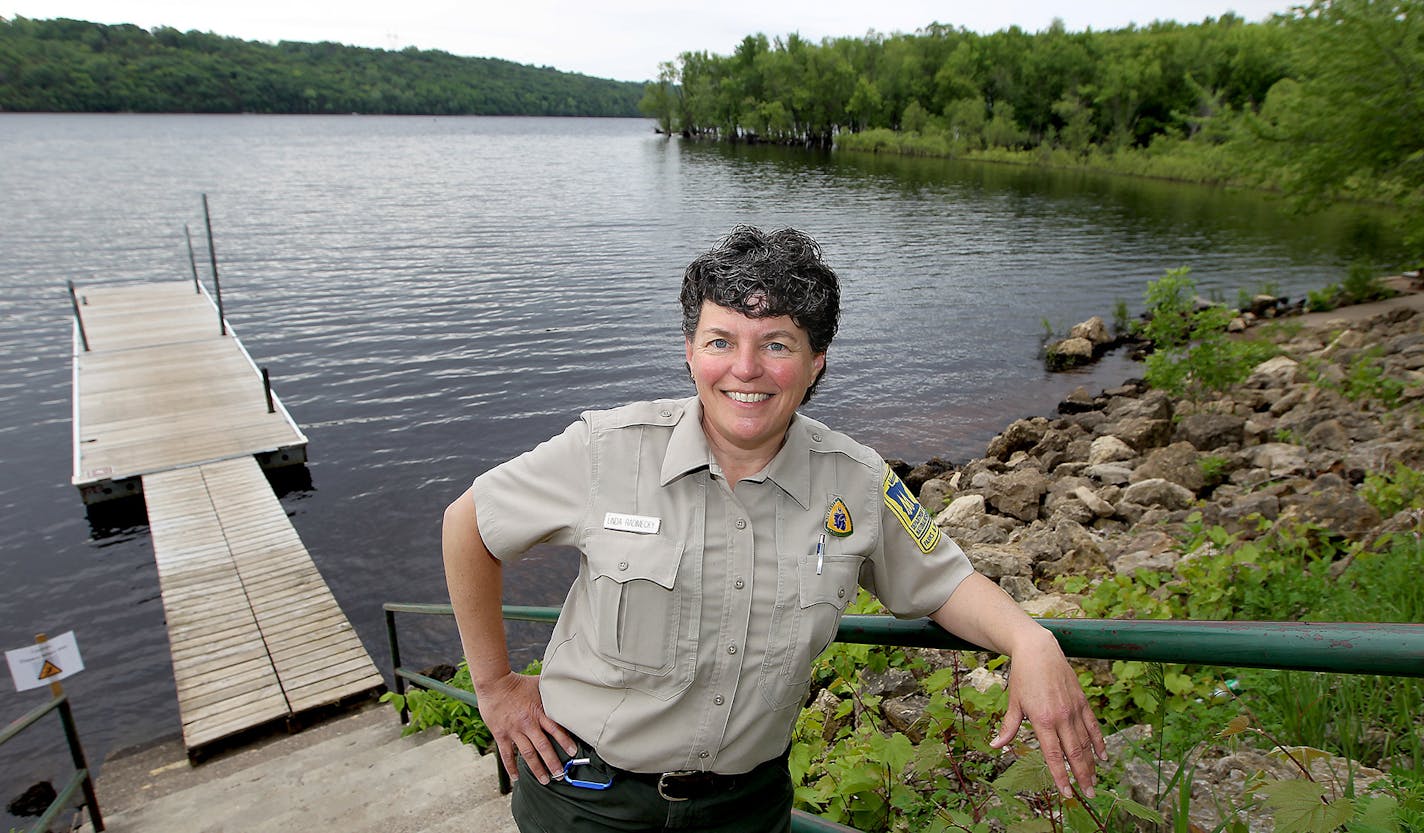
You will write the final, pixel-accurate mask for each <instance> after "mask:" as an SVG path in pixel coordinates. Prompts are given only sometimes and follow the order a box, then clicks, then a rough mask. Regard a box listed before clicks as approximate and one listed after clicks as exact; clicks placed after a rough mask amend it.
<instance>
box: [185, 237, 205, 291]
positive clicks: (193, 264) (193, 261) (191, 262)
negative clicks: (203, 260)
mask: <svg viewBox="0 0 1424 833" xmlns="http://www.w3.org/2000/svg"><path fill="white" fill-rule="evenodd" d="M183 236H184V237H186V238H188V268H189V269H192V270H193V292H194V293H201V292H202V290H201V289H199V288H198V260H197V258H195V257H194V256H193V233H192V232H190V231H188V224H187V223H184V224H183Z"/></svg>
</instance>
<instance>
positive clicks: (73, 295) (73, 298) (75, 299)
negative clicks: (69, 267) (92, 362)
mask: <svg viewBox="0 0 1424 833" xmlns="http://www.w3.org/2000/svg"><path fill="white" fill-rule="evenodd" d="M69 302H70V303H71V304H73V305H74V320H75V322H76V323H78V324H79V340H80V341H81V342H82V343H83V344H84V352H86V353H88V352H89V336H87V335H85V334H84V316H82V315H80V314H79V294H78V293H77V292H75V291H74V281H70V282H69Z"/></svg>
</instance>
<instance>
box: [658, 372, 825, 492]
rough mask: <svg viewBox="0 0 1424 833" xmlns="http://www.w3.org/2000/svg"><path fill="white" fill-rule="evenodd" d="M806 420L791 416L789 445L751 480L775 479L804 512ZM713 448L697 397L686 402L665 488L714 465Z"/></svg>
mask: <svg viewBox="0 0 1424 833" xmlns="http://www.w3.org/2000/svg"><path fill="white" fill-rule="evenodd" d="M809 434H810V428H809V427H808V426H807V423H806V419H805V418H804V417H802V416H801V415H800V414H799V413H798V414H795V415H793V416H792V417H791V425H790V426H789V427H788V428H787V430H786V444H785V445H783V446H782V447H781V450H780V451H778V452H777V453H776V456H775V457H773V458H772V460H771V462H770V463H769V464H768V465H767V467H766V468H765V469H762V470H761V471H760V472H758V473H757V474H754V475H752V476H751V477H749V478H747V479H748V480H751V481H756V482H760V481H762V480H768V479H769V480H771V481H772V482H773V483H775V484H776V485H777V486H779V487H780V488H781V490H782V491H784V492H786V493H787V494H788V495H790V496H791V497H792V499H794V500H795V501H796V502H797V503H799V504H801V507H802V508H803V509H809V508H810V506H811V439H810V436H809ZM713 462H714V461H713V458H712V449H711V448H709V447H708V445H707V435H706V434H704V433H703V432H702V403H701V401H699V400H698V399H697V397H695V396H694V397H692V398H690V399H686V400H684V401H683V408H682V415H681V417H679V419H678V421H677V423H676V424H675V425H673V428H672V436H671V437H670V438H669V439H668V444H667V453H666V454H665V455H664V456H663V465H662V471H661V472H660V477H661V482H662V485H664V486H666V485H667V484H669V483H671V482H672V481H674V480H676V479H677V478H679V477H681V476H682V475H684V474H687V473H688V472H691V471H696V470H698V469H702V468H708V467H710V466H712V464H713Z"/></svg>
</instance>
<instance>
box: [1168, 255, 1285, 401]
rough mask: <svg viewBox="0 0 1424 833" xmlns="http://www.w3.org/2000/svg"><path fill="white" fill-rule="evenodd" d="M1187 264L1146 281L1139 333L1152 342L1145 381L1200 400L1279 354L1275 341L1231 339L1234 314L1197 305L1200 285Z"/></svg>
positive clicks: (1229, 384) (1234, 381) (1240, 378)
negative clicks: (1144, 309)
mask: <svg viewBox="0 0 1424 833" xmlns="http://www.w3.org/2000/svg"><path fill="white" fill-rule="evenodd" d="M1189 271H1190V270H1188V269H1186V268H1185V267H1183V268H1180V269H1172V270H1169V271H1168V272H1167V274H1166V275H1164V276H1162V278H1160V279H1158V280H1156V281H1153V282H1151V283H1149V284H1148V285H1147V293H1146V297H1145V300H1146V305H1147V314H1148V320H1147V323H1146V324H1145V325H1143V326H1142V328H1141V332H1142V335H1143V336H1145V337H1146V338H1147V339H1148V340H1149V341H1151V342H1152V347H1153V351H1152V353H1151V354H1150V355H1149V356H1148V357H1147V372H1146V374H1145V376H1146V379H1147V383H1148V384H1149V385H1152V386H1153V387H1155V388H1159V389H1161V390H1165V391H1167V392H1168V393H1170V394H1172V395H1174V396H1182V397H1186V398H1188V399H1191V400H1193V401H1201V400H1202V399H1205V398H1207V397H1208V396H1210V395H1212V394H1214V393H1217V392H1220V391H1223V390H1225V389H1226V388H1228V387H1230V386H1231V385H1234V384H1236V383H1237V382H1240V381H1241V380H1243V379H1245V378H1246V377H1247V375H1249V374H1250V372H1251V369H1252V368H1253V367H1255V366H1256V365H1257V364H1260V363H1261V362H1262V361H1264V360H1266V359H1267V358H1270V357H1271V356H1272V355H1275V353H1276V348H1275V346H1274V345H1271V344H1268V343H1265V342H1257V341H1243V340H1232V339H1229V338H1227V335H1226V325H1227V324H1228V323H1229V322H1230V320H1231V313H1230V311H1229V310H1227V309H1226V308H1225V307H1221V306H1216V305H1211V306H1205V307H1202V308H1200V309H1198V308H1197V304H1196V283H1195V282H1194V281H1193V280H1192V279H1191V278H1189V277H1187V273H1188V272H1189Z"/></svg>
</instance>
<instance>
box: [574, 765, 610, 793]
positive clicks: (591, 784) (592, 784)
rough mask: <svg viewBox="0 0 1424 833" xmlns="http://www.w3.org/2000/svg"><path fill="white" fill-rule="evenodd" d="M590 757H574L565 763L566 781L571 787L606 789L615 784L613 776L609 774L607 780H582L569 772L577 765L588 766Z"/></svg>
mask: <svg viewBox="0 0 1424 833" xmlns="http://www.w3.org/2000/svg"><path fill="white" fill-rule="evenodd" d="M588 764H589V760H588V758H572V759H570V760H569V762H568V763H566V764H564V783H565V784H568V785H569V786H570V787H583V788H584V789H586V790H606V789H608V788H609V787H611V786H613V776H612V775H609V776H608V780H607V781H581V780H579V779H577V778H575V777H573V776H572V775H570V774H569V770H571V769H573V768H574V767H576V766H588Z"/></svg>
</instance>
